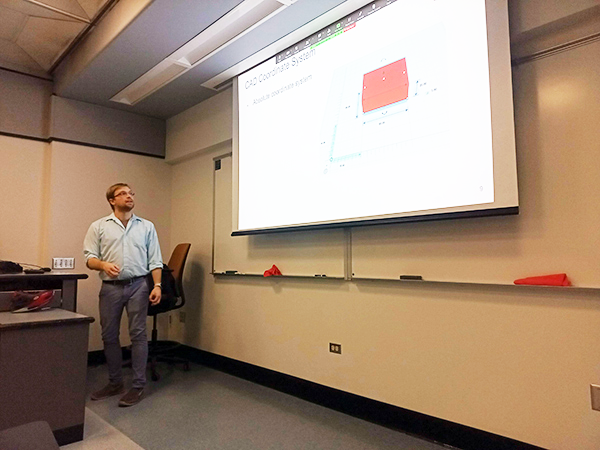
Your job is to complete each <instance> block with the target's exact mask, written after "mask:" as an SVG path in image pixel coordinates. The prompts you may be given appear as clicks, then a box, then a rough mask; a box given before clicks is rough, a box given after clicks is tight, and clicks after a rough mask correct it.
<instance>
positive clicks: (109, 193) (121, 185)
mask: <svg viewBox="0 0 600 450" xmlns="http://www.w3.org/2000/svg"><path fill="white" fill-rule="evenodd" d="M124 187H128V188H130V186H129V185H128V184H127V183H116V184H113V185H112V186H111V187H109V188H108V189H107V190H106V200H107V201H108V204H109V205H110V207H111V208H112V210H113V211H114V210H115V207H114V206H113V205H112V203H111V202H110V200H111V199H112V198H115V192H117V189H120V188H124ZM130 189H131V188H130Z"/></svg>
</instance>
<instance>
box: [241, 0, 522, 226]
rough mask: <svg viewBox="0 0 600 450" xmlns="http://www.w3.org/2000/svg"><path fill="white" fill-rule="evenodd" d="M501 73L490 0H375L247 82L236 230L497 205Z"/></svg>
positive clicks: (243, 83)
mask: <svg viewBox="0 0 600 450" xmlns="http://www.w3.org/2000/svg"><path fill="white" fill-rule="evenodd" d="M489 71H490V68H489V65H488V46H487V29H486V9H485V2H482V1H480V0H477V1H475V0H456V1H454V2H445V1H437V0H403V1H381V0H376V1H374V2H372V3H369V4H366V5H365V6H364V7H362V8H361V9H359V10H357V11H355V12H354V13H352V14H350V15H348V16H346V17H343V18H341V19H339V21H337V22H335V23H332V24H331V25H329V26H326V27H324V28H322V29H320V30H319V31H317V32H315V33H314V34H312V35H310V36H307V37H306V38H305V39H303V40H302V41H300V42H298V43H297V44H295V45H293V46H291V47H289V48H287V49H285V50H283V51H281V52H280V53H278V54H277V55H275V56H274V57H273V58H271V59H269V60H268V61H265V62H264V63H262V64H260V65H258V66H256V67H255V68H253V69H251V70H249V71H248V72H246V73H244V74H242V75H240V76H239V77H238V79H237V109H238V111H237V114H238V122H239V126H238V130H237V136H236V137H237V140H236V147H235V149H234V161H235V163H236V165H237V168H238V170H237V175H238V176H237V182H238V185H237V186H238V189H237V195H238V205H239V206H238V211H237V212H238V218H237V219H238V223H237V225H238V229H241V230H253V229H261V228H269V227H285V226H294V225H303V224H312V223H320V222H332V221H344V220H354V219H357V218H358V219H361V218H371V217H383V216H388V215H394V214H413V213H414V214H422V213H423V212H427V211H438V210H440V209H444V208H455V207H462V206H465V205H482V204H488V203H492V202H494V199H495V190H494V154H493V149H492V126H491V124H492V119H491V106H490V79H489V73H490V72H489ZM510 119H511V120H512V118H510ZM513 157H514V155H513ZM511 189H512V190H511V192H512V193H516V181H515V188H511ZM511 195H512V194H511ZM514 197H516V194H514V195H512V197H511V199H512V198H514Z"/></svg>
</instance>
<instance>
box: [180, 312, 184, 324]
mask: <svg viewBox="0 0 600 450" xmlns="http://www.w3.org/2000/svg"><path fill="white" fill-rule="evenodd" d="M179 321H180V322H181V323H185V311H179Z"/></svg>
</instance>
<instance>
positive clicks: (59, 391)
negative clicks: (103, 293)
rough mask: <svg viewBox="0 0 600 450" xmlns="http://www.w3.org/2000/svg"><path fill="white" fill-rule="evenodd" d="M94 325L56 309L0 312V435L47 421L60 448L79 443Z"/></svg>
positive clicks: (81, 434)
mask: <svg viewBox="0 0 600 450" xmlns="http://www.w3.org/2000/svg"><path fill="white" fill-rule="evenodd" d="M93 321H94V318H92V317H87V316H84V315H81V314H77V313H74V312H71V311H65V310H63V309H60V308H58V309H50V310H45V311H36V312H30V313H22V314H13V313H10V312H0V405H2V406H1V407H0V430H3V429H6V428H10V427H14V426H17V425H22V424H25V423H28V422H32V421H36V420H45V421H46V422H48V423H49V424H50V428H52V432H53V433H54V436H55V438H56V440H57V442H58V444H59V445H66V444H69V443H71V442H75V441H80V440H82V439H83V423H84V415H85V397H86V373H87V351H88V335H89V324H90V323H91V322H93Z"/></svg>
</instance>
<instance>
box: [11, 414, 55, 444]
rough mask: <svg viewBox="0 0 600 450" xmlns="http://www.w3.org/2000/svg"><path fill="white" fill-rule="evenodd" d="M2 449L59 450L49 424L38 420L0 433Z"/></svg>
mask: <svg viewBox="0 0 600 450" xmlns="http://www.w3.org/2000/svg"><path fill="white" fill-rule="evenodd" d="M0 448H6V449H9V448H10V449H18V450H54V449H56V450H59V447H58V443H57V442H56V439H55V438H54V434H52V429H51V428H50V425H48V422H45V421H42V420H38V421H37V422H29V423H26V424H24V425H19V426H16V427H13V428H8V429H7V430H2V431H0Z"/></svg>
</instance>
